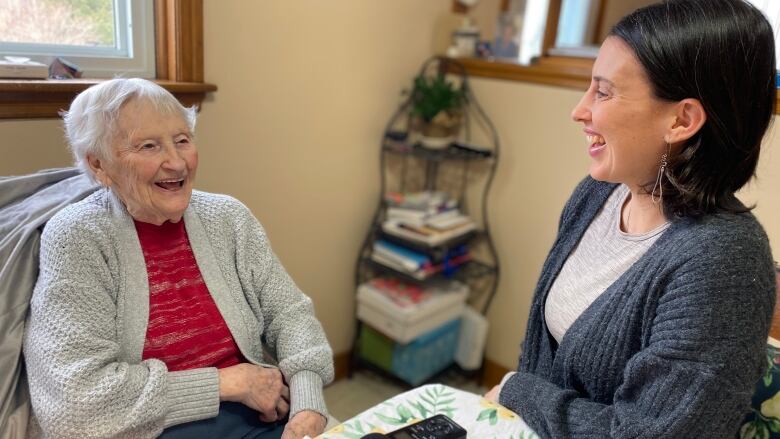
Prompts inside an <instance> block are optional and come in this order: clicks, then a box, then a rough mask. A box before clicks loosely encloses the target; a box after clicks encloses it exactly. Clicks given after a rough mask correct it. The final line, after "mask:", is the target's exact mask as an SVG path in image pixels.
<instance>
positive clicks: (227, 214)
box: [190, 190, 251, 218]
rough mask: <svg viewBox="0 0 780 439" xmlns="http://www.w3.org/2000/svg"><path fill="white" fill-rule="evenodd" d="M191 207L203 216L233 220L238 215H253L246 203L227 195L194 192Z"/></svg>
mask: <svg viewBox="0 0 780 439" xmlns="http://www.w3.org/2000/svg"><path fill="white" fill-rule="evenodd" d="M190 205H191V206H192V207H193V208H194V209H195V210H196V211H197V212H198V214H199V215H201V216H204V215H205V216H210V217H216V218H233V217H235V216H236V215H247V214H248V215H251V213H250V211H249V208H248V207H246V205H245V204H244V203H242V202H241V201H239V200H238V199H237V198H235V197H233V196H230V195H226V194H215V193H211V192H204V191H198V190H193V191H192V198H191V199H190Z"/></svg>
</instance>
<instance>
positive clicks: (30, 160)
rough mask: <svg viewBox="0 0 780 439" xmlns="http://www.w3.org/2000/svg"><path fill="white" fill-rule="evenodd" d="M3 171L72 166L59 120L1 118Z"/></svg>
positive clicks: (0, 170) (17, 172) (0, 164)
mask: <svg viewBox="0 0 780 439" xmlns="http://www.w3.org/2000/svg"><path fill="white" fill-rule="evenodd" d="M0 139H3V140H2V142H0V152H2V158H0V175H20V174H27V173H30V172H34V171H37V170H39V169H45V168H57V167H63V166H70V164H71V156H70V153H69V152H68V150H67V148H66V147H65V139H64V137H63V131H62V124H61V123H60V121H59V120H27V121H0Z"/></svg>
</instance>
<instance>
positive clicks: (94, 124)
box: [62, 78, 197, 180]
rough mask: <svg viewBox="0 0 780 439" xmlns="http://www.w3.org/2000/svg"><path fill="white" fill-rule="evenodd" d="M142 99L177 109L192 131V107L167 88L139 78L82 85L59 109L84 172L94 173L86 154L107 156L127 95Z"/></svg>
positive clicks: (167, 109)
mask: <svg viewBox="0 0 780 439" xmlns="http://www.w3.org/2000/svg"><path fill="white" fill-rule="evenodd" d="M134 98H141V99H146V100H148V101H149V102H150V103H152V105H154V106H155V107H156V108H157V110H158V111H160V112H162V113H165V114H170V113H175V112H178V113H180V114H181V116H182V118H183V119H184V120H185V121H186V123H187V127H188V128H189V130H190V133H194V132H195V121H196V118H197V110H196V108H195V107H194V106H193V107H190V108H185V107H184V106H182V105H181V104H180V103H179V101H178V100H177V99H176V98H175V97H174V96H173V95H172V94H171V93H170V92H168V90H166V89H164V88H162V87H160V86H159V85H157V84H155V83H154V82H151V81H148V80H146V79H140V78H117V79H112V80H110V81H106V82H102V83H100V84H97V85H93V86H92V87H90V88H88V89H86V90H85V91H83V92H82V93H81V94H79V95H78V96H76V99H74V100H73V102H72V103H71V104H70V109H69V110H68V111H64V112H62V118H63V120H64V122H65V137H66V138H67V140H68V145H69V147H70V150H71V152H72V153H73V158H74V160H75V162H76V166H78V167H79V168H80V169H81V170H82V171H83V172H84V173H85V174H86V175H87V176H89V177H90V178H92V179H93V180H94V178H95V176H94V174H93V173H92V170H91V169H90V167H89V164H88V163H87V155H88V154H89V155H93V156H95V157H98V158H101V159H104V160H105V159H108V158H109V157H111V154H110V153H111V142H112V141H113V139H114V136H115V135H117V134H118V133H116V123H117V119H118V117H119V111H120V109H121V108H122V106H123V105H124V104H125V103H126V102H127V101H129V100H130V99H134Z"/></svg>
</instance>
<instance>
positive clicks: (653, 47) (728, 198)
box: [610, 0, 777, 218]
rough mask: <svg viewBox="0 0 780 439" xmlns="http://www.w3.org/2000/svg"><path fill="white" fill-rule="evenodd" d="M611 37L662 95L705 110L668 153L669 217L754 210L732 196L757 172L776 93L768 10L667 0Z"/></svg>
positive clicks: (737, 0)
mask: <svg viewBox="0 0 780 439" xmlns="http://www.w3.org/2000/svg"><path fill="white" fill-rule="evenodd" d="M610 36H615V37H618V38H620V39H622V40H623V41H625V42H626V43H627V44H628V45H629V46H630V47H631V48H632V49H633V51H634V53H635V54H636V56H637V58H638V59H639V62H640V63H641V64H642V66H643V67H644V70H645V72H646V74H647V76H648V77H649V79H650V82H651V84H652V87H653V91H654V93H655V95H656V96H657V97H658V98H660V99H664V100H668V101H680V100H683V99H686V98H695V99H698V100H699V101H700V102H701V104H702V106H703V107H704V111H705V112H706V113H707V121H706V122H705V124H704V126H703V127H702V128H701V130H699V132H698V133H697V134H696V135H695V136H694V137H692V138H691V139H689V140H688V141H687V142H686V144H685V145H684V146H683V147H682V149H681V150H680V151H679V152H678V153H676V154H673V155H672V156H671V157H669V160H668V166H667V169H666V173H665V177H666V178H664V179H663V180H664V181H663V205H664V213H665V214H666V216H667V217H670V218H672V217H685V216H693V217H695V216H700V215H704V214H707V213H714V212H723V211H726V212H744V211H746V210H748V209H747V208H745V207H744V205H742V204H741V203H740V202H739V201H738V200H737V199H736V198H735V197H734V196H733V194H734V192H736V191H737V190H739V189H740V188H741V187H742V186H744V185H745V184H746V183H747V182H748V181H749V180H750V179H751V178H752V177H753V175H754V174H755V170H756V165H757V163H758V157H759V152H760V149H761V139H762V138H763V136H764V133H765V132H766V130H767V127H768V126H769V123H770V121H771V119H772V115H773V113H774V108H775V95H776V93H777V89H776V85H775V74H776V70H775V41H774V34H773V32H772V28H771V26H770V24H769V22H768V21H767V19H766V18H765V17H764V15H763V14H762V13H761V12H760V11H759V10H757V9H756V8H755V7H753V6H752V5H750V4H749V3H747V2H745V1H743V0H669V1H665V2H663V3H658V4H654V5H651V6H647V7H644V8H641V9H638V10H636V11H634V12H633V13H631V14H629V15H627V16H626V17H624V18H623V19H621V20H620V22H618V23H617V24H616V25H615V27H613V28H612V30H611V32H610ZM646 190H647V191H648V192H651V191H653V183H652V182H651V183H650V184H648V185H647V187H646ZM659 192H660V191H659V190H658V189H656V190H655V194H656V195H658V194H659Z"/></svg>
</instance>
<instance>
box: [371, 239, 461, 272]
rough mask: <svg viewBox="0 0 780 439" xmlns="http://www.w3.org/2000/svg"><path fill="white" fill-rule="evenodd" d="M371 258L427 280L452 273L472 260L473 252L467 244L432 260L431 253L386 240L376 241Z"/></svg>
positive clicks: (449, 250)
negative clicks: (441, 274) (439, 274)
mask: <svg viewBox="0 0 780 439" xmlns="http://www.w3.org/2000/svg"><path fill="white" fill-rule="evenodd" d="M372 250H373V251H372V252H371V260H373V261H374V262H377V263H379V264H382V265H384V266H386V267H390V268H392V269H393V270H396V271H398V272H401V273H404V274H406V275H409V276H411V277H413V278H414V279H417V280H425V279H427V278H428V277H430V276H432V275H434V274H437V273H442V272H443V273H445V274H451V273H452V272H453V271H454V269H456V268H457V267H459V266H461V265H463V264H465V263H466V262H468V261H470V260H471V254H470V253H469V251H468V248H467V247H466V246H465V245H459V246H456V247H453V248H451V249H448V250H447V251H446V252H444V254H443V255H442V257H441V260H436V261H434V260H432V259H431V256H430V255H427V254H425V253H421V252H418V251H415V250H412V249H409V248H407V247H404V246H401V245H398V244H395V243H392V242H389V241H386V240H382V239H379V240H376V241H374V245H373V249H372Z"/></svg>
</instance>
